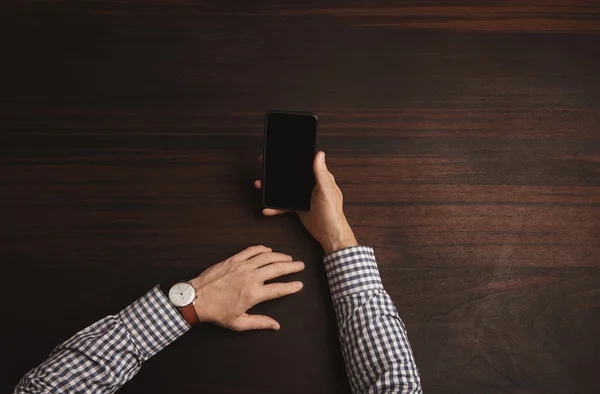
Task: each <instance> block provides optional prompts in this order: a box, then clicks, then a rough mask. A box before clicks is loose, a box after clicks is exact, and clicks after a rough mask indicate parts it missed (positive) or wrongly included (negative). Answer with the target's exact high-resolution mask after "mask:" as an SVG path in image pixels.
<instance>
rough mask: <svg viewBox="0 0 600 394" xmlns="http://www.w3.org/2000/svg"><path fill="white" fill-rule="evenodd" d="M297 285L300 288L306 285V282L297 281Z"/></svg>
mask: <svg viewBox="0 0 600 394" xmlns="http://www.w3.org/2000/svg"><path fill="white" fill-rule="evenodd" d="M296 286H298V288H299V289H301V288H303V287H304V283H302V282H296Z"/></svg>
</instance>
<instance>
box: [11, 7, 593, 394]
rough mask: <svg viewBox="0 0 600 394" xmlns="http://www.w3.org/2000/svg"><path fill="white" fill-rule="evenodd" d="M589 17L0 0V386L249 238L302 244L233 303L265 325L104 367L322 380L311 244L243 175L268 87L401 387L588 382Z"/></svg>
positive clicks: (189, 380)
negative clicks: (371, 272)
mask: <svg viewBox="0 0 600 394" xmlns="http://www.w3.org/2000/svg"><path fill="white" fill-rule="evenodd" d="M599 33H600V6H599V5H598V4H597V3H596V2H588V1H566V0H563V1H560V0H553V1H541V0H534V1H529V2H527V3H522V2H518V1H505V2H492V3H490V2H480V1H460V2H453V3H452V4H448V3H447V2H441V1H427V2H413V1H406V2H400V3H397V2H385V1H371V2H368V3H365V2H354V1H351V2H347V1H344V2H342V1H337V0H328V1H323V2H318V3H311V4H310V5H307V4H303V3H299V2H295V1H291V0H289V1H284V0H279V1H273V2H246V3H243V4H237V3H236V2H193V1H176V2H175V1H162V0H154V1H138V0H135V1H128V2H109V1H103V0H98V1H89V2H75V1H70V0H64V1H29V2H13V3H6V4H3V5H1V6H0V44H1V47H2V48H3V61H2V62H1V63H0V86H2V88H1V89H0V104H1V105H0V219H1V221H2V224H3V225H2V227H0V261H1V262H2V264H0V277H1V278H2V279H1V282H0V284H1V285H2V286H0V288H1V289H2V290H1V292H2V293H1V294H0V295H2V300H3V301H2V304H1V305H2V309H3V311H4V313H5V316H10V319H9V321H10V324H5V325H3V328H2V332H1V334H2V338H4V340H3V341H2V349H1V353H2V355H3V356H2V357H3V360H4V361H6V362H5V363H4V365H6V366H5V373H3V374H2V376H1V377H0V386H1V387H2V389H3V390H5V391H8V390H10V388H11V387H12V386H14V384H15V383H16V382H17V380H18V379H19V377H20V376H22V375H23V374H24V373H25V372H26V371H27V369H28V368H31V367H33V366H35V365H37V364H38V363H39V362H40V361H42V360H43V359H44V357H46V356H47V354H48V353H49V352H50V351H51V350H52V348H53V347H54V346H55V345H57V344H58V343H59V342H61V341H63V340H65V339H66V338H68V337H69V336H70V335H71V334H73V333H74V332H76V331H77V330H78V329H81V328H83V327H85V326H86V325H88V324H90V323H92V322H94V321H95V320H97V319H99V318H101V317H103V316H105V315H107V314H111V313H115V312H118V311H119V310H120V309H121V308H123V307H124V306H126V305H127V304H128V303H130V302H131V301H133V300H135V299H136V298H137V297H139V296H140V295H141V294H143V293H144V292H145V291H147V290H148V289H149V288H151V287H152V286H154V285H155V284H157V283H161V284H163V286H166V285H168V284H170V283H171V282H173V281H176V280H180V279H182V278H183V279H184V278H188V277H190V276H192V275H195V274H197V273H198V272H200V271H202V270H203V269H205V268H207V267H209V266H210V265H212V264H214V263H216V262H218V261H220V260H222V259H224V258H226V257H228V256H229V255H231V254H233V253H235V252H237V251H239V250H240V249H242V248H244V247H246V246H248V245H252V244H267V245H269V246H272V247H273V248H275V249H278V250H282V251H285V252H288V253H291V254H292V255H293V256H294V257H296V258H299V259H302V260H304V261H305V262H306V263H307V269H306V270H305V272H303V273H300V274H297V275H294V277H293V278H290V279H296V278H299V279H301V280H303V281H304V283H305V288H304V290H303V291H302V292H301V293H300V294H298V295H297V296H293V297H289V298H287V299H285V300H279V301H276V302H272V303H267V304H264V305H261V306H259V307H258V310H260V311H261V312H263V313H267V314H271V315H273V316H274V317H276V318H277V319H278V320H279V321H280V322H281V325H282V331H280V332H279V333H277V334H273V333H247V334H241V335H238V334H234V333H230V332H227V331H224V330H221V329H218V328H215V327H206V328H203V329H201V330H198V331H197V332H194V333H190V334H188V335H186V336H185V337H184V338H182V339H181V340H179V341H178V342H177V343H175V344H174V345H172V346H171V347H169V348H168V349H166V350H165V351H164V352H163V353H161V354H160V355H159V356H158V357H156V358H155V359H153V360H151V361H150V362H149V363H148V364H147V365H146V366H145V367H144V368H143V369H142V371H141V372H140V374H139V375H138V376H137V377H136V378H135V379H134V380H133V381H132V382H130V383H129V384H128V385H126V386H125V388H124V389H123V392H131V393H134V392H135V393H137V392H149V391H151V392H154V391H163V392H170V393H188V392H211V393H234V392H249V393H259V392H260V393H341V392H348V391H349V389H348V384H347V381H346V376H345V369H344V364H343V361H342V359H341V355H340V351H339V346H338V344H337V341H336V324H335V318H334V315H333V310H332V307H331V302H330V301H329V292H328V288H327V283H326V281H325V277H324V272H323V268H322V265H321V263H320V259H321V254H320V253H321V252H320V250H319V248H318V245H316V244H315V243H314V241H312V240H311V239H310V237H309V236H308V234H307V233H306V232H305V231H304V230H303V228H302V227H301V225H300V224H299V223H298V221H297V220H296V218H294V217H293V216H291V215H290V216H284V217H278V218H264V217H261V215H260V212H259V198H258V195H257V193H256V191H255V190H253V188H252V181H253V180H254V179H255V178H257V177H258V174H259V168H258V163H257V161H256V158H257V156H258V154H259V153H260V149H261V138H262V121H263V114H264V111H265V110H267V109H289V110H310V111H313V112H316V113H317V114H318V115H319V119H320V132H319V141H318V145H319V147H320V148H321V149H324V150H325V151H326V152H327V157H328V165H329V166H330V168H331V170H332V171H333V172H334V174H335V176H336V180H337V181H338V182H339V184H340V186H341V188H342V190H343V191H344V197H345V204H346V211H347V215H348V218H349V220H350V222H351V224H352V225H353V227H354V229H355V232H356V235H357V238H358V239H359V241H360V242H361V243H364V244H368V245H373V246H374V247H375V249H376V255H377V256H378V262H379V265H380V267H381V272H382V277H383V280H384V283H385V285H386V288H387V289H388V290H389V292H390V294H391V295H392V297H393V299H394V301H395V302H396V305H397V306H398V309H399V310H400V312H401V315H402V317H403V320H404V322H405V323H406V326H407V328H408V330H409V337H410V339H411V342H412V345H413V349H414V352H415V355H416V358H417V363H418V366H419V368H420V371H421V375H422V380H423V387H424V389H425V391H426V392H428V393H446V392H447V393H457V392H460V393H462V392H465V393H472V392H486V393H507V392H509V393H563V392H572V393H590V392H597V391H600V386H599V385H598V383H597V379H596V374H595V371H596V370H597V369H598V367H599V366H600V359H599V357H598V355H599V354H600V341H599V340H598V336H597V335H596V333H597V332H598V329H600V310H599V306H600V298H599V297H600V263H599V259H598V256H599V255H600V242H599V239H600V77H599V75H600V74H598V72H597V70H598V69H600V45H598V34H599ZM31 306H33V307H31ZM31 308H34V310H35V314H30V313H29V311H30V309H31ZM40 322H42V323H40ZM40 326H41V327H40ZM188 358H192V359H193V360H194V362H193V363H191V364H186V365H185V366H182V367H178V366H177V362H178V360H181V359H188ZM9 361H10V362H9Z"/></svg>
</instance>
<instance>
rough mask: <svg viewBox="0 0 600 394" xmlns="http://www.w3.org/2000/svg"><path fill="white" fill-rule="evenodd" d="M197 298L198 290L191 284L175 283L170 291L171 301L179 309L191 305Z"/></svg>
mask: <svg viewBox="0 0 600 394" xmlns="http://www.w3.org/2000/svg"><path fill="white" fill-rule="evenodd" d="M194 298H196V290H194V288H193V287H192V285H190V284H189V283H185V282H181V283H175V284H174V285H173V287H171V290H169V300H171V302H172V303H173V305H175V306H176V307H178V308H183V307H184V306H188V305H190V304H191V303H192V302H193V301H194Z"/></svg>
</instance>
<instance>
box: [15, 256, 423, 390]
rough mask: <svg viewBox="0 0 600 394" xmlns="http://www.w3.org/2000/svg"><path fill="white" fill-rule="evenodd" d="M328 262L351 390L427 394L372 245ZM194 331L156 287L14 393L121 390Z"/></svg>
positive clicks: (59, 352)
mask: <svg viewBox="0 0 600 394" xmlns="http://www.w3.org/2000/svg"><path fill="white" fill-rule="evenodd" d="M324 262H325V270H326V272H327V278H328V280H329V285H330V287H331V295H332V297H333V303H334V307H335V311H336V315H337V320H338V325H339V328H340V342H341V344H342V352H343V354H344V359H345V360H346V369H347V371H348V375H349V377H350V386H351V388H352V392H353V393H421V392H422V391H421V384H420V380H419V373H418V371H417V367H416V365H415V361H414V358H413V354H412V350H411V348H410V344H409V343H408V338H407V337H406V329H405V327H404V324H403V323H402V320H400V316H399V315H398V311H397V310H396V308H395V307H394V304H393V303H392V300H391V299H390V297H389V296H388V294H387V293H386V292H385V290H384V289H383V285H382V284H381V278H380V276H379V270H378V269H377V264H376V262H375V255H374V253H373V249H371V248H369V247H365V246H357V247H353V248H348V249H343V250H340V251H337V252H335V253H333V254H331V255H329V256H327V257H325V259H324ZM189 329H190V326H189V325H188V324H187V323H186V322H185V320H184V319H183V317H182V316H181V314H180V313H179V311H177V309H175V308H174V307H173V306H172V305H171V303H170V302H169V300H168V298H167V297H166V296H165V295H164V294H163V292H162V291H161V290H160V289H159V288H158V286H157V287H155V288H154V289H152V290H151V291H150V292H149V293H148V294H146V295H145V296H143V297H142V298H140V299H139V300H137V301H136V302H134V303H133V304H131V305H130V306H128V307H127V308H125V309H124V310H123V311H121V312H120V313H119V314H118V315H116V316H108V317H105V318H104V319H102V320H100V321H98V322H96V323H95V324H93V325H91V326H89V327H88V328H86V329H84V330H83V331H80V332H78V333H77V334H75V335H74V336H73V337H72V338H70V339H69V340H67V341H66V342H64V343H63V344H61V345H60V346H58V347H57V348H56V349H54V351H53V352H52V354H50V357H49V358H48V359H47V360H46V361H44V362H43V363H42V364H41V365H40V366H39V367H37V368H34V369H33V370H31V371H30V372H29V373H28V374H27V375H25V376H24V377H23V378H22V379H21V381H20V382H19V384H18V385H17V387H16V388H15V391H14V393H15V394H24V393H28V394H32V393H36V394H37V393H114V392H115V391H117V390H118V389H119V388H120V387H121V386H122V385H123V384H125V383H126V382H127V381H128V380H129V379H131V378H132V377H133V376H134V375H135V374H136V373H137V372H138V371H139V369H140V368H141V366H142V363H143V362H144V361H146V360H148V359H149V358H150V357H152V356H154V355H155V354H156V353H158V352H159V351H161V350H162V349H163V348H165V347H166V346H167V345H169V344H170V343H171V342H173V341H174V340H176V339H177V338H179V337H180V336H181V335H183V334H184V333H185V332H186V331H187V330H189Z"/></svg>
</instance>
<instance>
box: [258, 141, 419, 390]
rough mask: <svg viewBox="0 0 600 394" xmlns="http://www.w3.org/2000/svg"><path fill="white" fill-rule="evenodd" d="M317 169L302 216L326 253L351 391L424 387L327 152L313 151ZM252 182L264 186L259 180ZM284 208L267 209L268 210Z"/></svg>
mask: <svg viewBox="0 0 600 394" xmlns="http://www.w3.org/2000/svg"><path fill="white" fill-rule="evenodd" d="M313 171H314V173H315V178H316V181H317V185H316V186H315V188H314V190H313V194H312V199H311V204H310V211H308V212H298V216H299V217H300V220H301V221H302V223H303V224H304V226H305V227H306V229H307V230H308V231H309V232H310V233H311V234H312V236H313V237H315V239H316V240H317V241H319V243H320V244H321V246H322V247H323V250H324V251H325V255H326V256H327V257H325V259H324V262H325V271H326V273H327V279H328V280H329V287H330V288H331V296H332V297H333V305H334V308H335V312H336V315H337V321H338V326H339V329H340V334H339V337H340V342H341V344H342V353H343V355H344V360H345V362H346V370H347V372H348V376H349V378H350V386H351V388H352V392H353V393H355V394H358V393H371V392H377V393H421V383H420V379H419V373H418V371H417V367H416V365H415V360H414V357H413V354H412V350H411V348H410V344H409V343H408V338H407V336H406V329H405V327H404V324H403V323H402V320H400V316H399V315H398V311H397V310H396V307H395V306H394V303H393V302H392V300H391V299H390V296H389V295H388V294H387V293H386V291H385V290H384V288H383V285H382V284H381V278H380V277H379V270H378V269H377V263H376V262H375V255H374V253H373V249H371V248H369V247H364V246H357V245H358V244H357V242H356V238H355V237H354V234H353V232H352V229H351V228H350V225H349V224H348V221H347V220H346V216H345V215H344V210H343V196H342V192H341V190H340V188H339V187H338V186H337V184H336V183H335V178H334V176H333V175H332V174H331V173H330V172H329V170H328V169H327V166H326V164H325V154H324V153H323V152H319V153H318V154H317V155H316V156H315V160H314V163H313ZM254 185H255V186H256V187H257V188H260V187H261V182H260V181H256V182H255V183H254ZM284 212H285V211H282V210H276V209H269V208H266V209H264V210H263V214H264V215H266V216H272V215H278V214H281V213H284Z"/></svg>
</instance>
